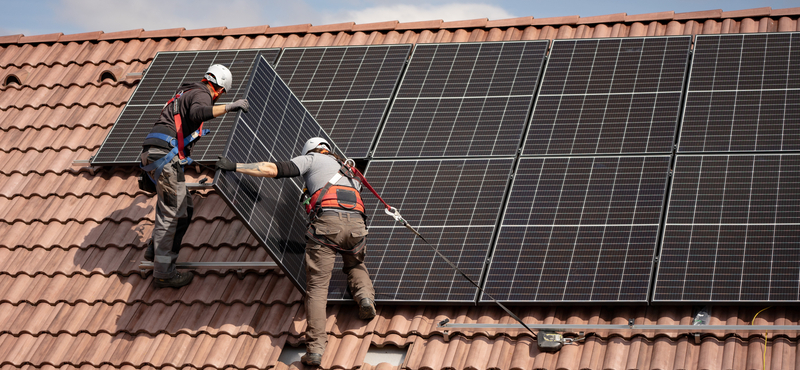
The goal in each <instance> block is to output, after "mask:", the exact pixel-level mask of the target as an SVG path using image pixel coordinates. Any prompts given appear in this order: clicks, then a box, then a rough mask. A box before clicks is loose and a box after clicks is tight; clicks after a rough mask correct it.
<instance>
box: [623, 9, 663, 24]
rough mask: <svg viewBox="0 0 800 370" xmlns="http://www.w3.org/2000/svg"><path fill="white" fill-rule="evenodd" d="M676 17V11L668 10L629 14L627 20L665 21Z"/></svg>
mask: <svg viewBox="0 0 800 370" xmlns="http://www.w3.org/2000/svg"><path fill="white" fill-rule="evenodd" d="M674 17H675V12H674V11H672V10H670V11H668V12H658V13H647V14H634V15H627V16H625V22H627V23H630V22H648V21H665V20H672V19H673V18H674Z"/></svg>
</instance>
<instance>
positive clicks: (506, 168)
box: [329, 158, 513, 302]
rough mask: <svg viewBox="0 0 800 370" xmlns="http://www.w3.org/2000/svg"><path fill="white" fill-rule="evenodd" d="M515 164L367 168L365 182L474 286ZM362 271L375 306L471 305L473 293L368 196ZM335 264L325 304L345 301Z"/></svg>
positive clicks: (451, 163) (404, 163)
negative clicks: (366, 273)
mask: <svg viewBox="0 0 800 370" xmlns="http://www.w3.org/2000/svg"><path fill="white" fill-rule="evenodd" d="M512 162H513V159H511V158H506V159H469V160H464V159H460V160H442V159H439V160H418V161H417V160H406V161H403V160H401V161H372V162H370V164H369V167H368V168H367V172H366V176H367V179H368V180H369V181H370V184H372V186H373V187H374V188H375V190H376V191H378V193H379V194H380V195H381V197H382V198H384V199H385V200H386V201H387V202H389V204H391V205H392V206H393V207H396V208H397V209H399V210H400V212H401V213H402V215H403V217H404V218H405V219H406V220H408V221H409V222H410V223H411V224H412V225H413V226H414V227H415V228H416V229H417V230H418V231H419V232H420V233H421V234H422V235H423V236H425V238H426V239H427V240H429V241H430V242H431V244H432V246H433V247H435V248H438V250H439V251H440V252H441V253H442V254H444V255H445V256H446V257H447V258H448V259H450V260H451V261H453V262H454V263H455V264H456V265H458V266H459V268H461V269H462V270H463V271H464V272H465V273H466V274H467V275H468V276H470V278H472V279H473V280H475V281H478V280H480V276H481V273H482V272H483V269H484V261H485V259H486V256H487V254H488V252H489V247H490V245H491V242H492V237H493V235H494V230H495V225H496V224H497V220H498V218H499V215H500V204H501V203H502V199H503V197H504V194H505V189H506V185H507V183H508V181H509V175H510V173H511V167H512ZM362 195H363V196H364V202H365V203H366V208H367V216H368V226H369V232H370V234H369V236H368V238H367V258H366V262H365V263H366V265H367V268H368V269H369V271H370V276H371V277H372V279H373V283H374V285H375V288H376V294H377V295H376V300H377V301H379V302H380V301H384V302H388V301H399V302H406V301H409V302H410V301H428V302H430V301H448V302H457V301H460V302H472V301H474V300H475V294H476V292H477V289H476V288H475V287H474V286H472V284H470V283H469V282H468V281H466V280H465V279H463V278H462V277H460V275H458V274H457V273H456V272H455V271H454V270H453V269H452V268H450V266H449V265H447V263H446V262H444V260H442V259H441V258H439V257H437V256H435V252H434V251H433V250H431V249H430V247H429V246H427V245H424V242H422V241H421V240H419V239H415V236H414V234H413V233H411V232H410V231H409V230H407V229H406V228H405V227H403V226H401V225H399V224H398V223H397V222H395V221H394V219H392V218H391V217H388V216H386V215H385V214H384V212H383V209H384V208H383V206H382V205H381V204H380V203H379V202H378V200H377V199H376V198H375V197H374V196H373V195H371V193H369V192H368V191H363V192H362ZM339 271H341V262H337V265H336V266H335V267H334V278H333V280H332V281H331V289H330V294H329V298H330V299H335V300H341V299H344V300H347V299H350V298H349V295H348V294H349V293H347V292H346V281H345V279H346V277H345V276H344V274H342V273H340V272H339Z"/></svg>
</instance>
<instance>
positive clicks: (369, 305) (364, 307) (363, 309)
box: [358, 298, 376, 320]
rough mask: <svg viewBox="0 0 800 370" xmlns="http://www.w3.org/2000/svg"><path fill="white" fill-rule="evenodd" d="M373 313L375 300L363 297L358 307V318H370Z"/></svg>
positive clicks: (373, 315)
mask: <svg viewBox="0 0 800 370" xmlns="http://www.w3.org/2000/svg"><path fill="white" fill-rule="evenodd" d="M375 314H376V312H375V301H373V300H371V299H369V298H363V299H362V300H361V304H360V307H359V309H358V318H359V319H361V320H372V318H373V317H375Z"/></svg>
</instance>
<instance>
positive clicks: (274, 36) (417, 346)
mask: <svg viewBox="0 0 800 370" xmlns="http://www.w3.org/2000/svg"><path fill="white" fill-rule="evenodd" d="M798 16H800V8H792V9H770V8H758V9H749V10H738V11H722V10H712V11H703V12H692V13H682V14H681V13H678V14H676V13H673V12H661V13H652V14H640V15H627V14H624V13H622V14H611V15H606V16H597V17H588V18H581V17H578V16H567V17H558V18H546V19H536V18H532V17H521V18H515V19H505V20H487V19H474V20H465V21H458V22H442V21H438V20H437V21H426V22H412V23H399V22H396V21H394V22H380V23H371V24H363V25H359V24H353V23H341V24H332V25H322V26H312V25H308V24H303V25H295V26H285V27H274V28H270V27H267V26H259V27H247V28H240V29H227V28H225V27H218V28H208V29H200V30H185V29H182V28H177V29H168V30H148V31H144V30H131V31H123V32H114V33H103V32H99V31H98V32H88V33H82V34H75V35H63V34H60V33H56V34H48V35H33V36H23V35H11V36H2V37H0V83H2V85H1V86H0V370H6V369H56V368H58V369H65V370H71V369H131V370H134V369H136V370H140V369H141V370H149V369H180V368H188V369H222V368H226V369H230V368H235V369H248V368H260V369H263V368H273V367H274V368H275V369H279V370H283V369H293V368H297V367H302V365H300V364H299V363H297V362H295V363H290V364H285V363H283V362H279V361H278V359H279V357H280V355H281V353H282V352H283V349H284V346H302V345H303V341H304V336H303V330H304V328H305V310H304V307H303V303H302V296H301V294H300V293H299V292H298V291H297V289H295V288H294V286H293V285H292V284H291V283H290V282H289V280H288V279H287V278H286V277H285V276H283V274H282V273H281V272H280V271H278V270H262V271H242V272H236V271H202V272H200V274H199V275H198V276H197V277H196V278H195V280H194V282H192V284H191V285H189V286H188V287H185V288H182V289H180V290H177V291H173V290H168V289H163V290H154V289H153V288H152V286H151V280H152V275H151V274H144V273H142V272H141V271H140V270H139V268H138V263H139V261H140V259H141V256H142V254H143V251H144V248H145V242H146V240H148V239H149V237H150V234H151V232H152V228H153V220H154V206H155V199H154V198H153V197H152V196H149V195H148V194H145V193H143V192H141V191H139V190H138V187H137V185H136V176H137V173H136V172H135V170H133V169H131V168H112V167H108V168H90V167H86V165H85V161H86V160H88V159H89V157H90V156H91V155H92V154H93V153H94V152H95V151H96V150H97V149H98V148H99V146H100V145H101V143H102V141H103V139H104V138H105V135H106V134H107V133H108V131H109V129H110V128H111V126H112V125H113V123H114V121H115V120H116V118H117V116H118V115H119V114H120V112H121V111H122V109H123V107H124V106H125V103H126V102H127V100H128V99H129V98H130V96H131V94H132V92H133V90H134V88H135V86H136V85H137V83H138V82H139V78H140V76H141V75H140V74H139V72H142V70H143V69H144V68H146V67H147V66H148V65H149V63H150V62H151V61H152V60H153V57H154V56H155V54H156V52H158V51H182V50H210V49H238V48H263V47H292V46H328V45H365V44H395V43H432V42H464V41H501V40H531V39H564V38H590V37H618V36H623V37H624V36H655V35H688V34H715V33H740V32H741V33H747V32H786V31H800V22H798ZM7 82H8V84H6V83H7ZM76 161H78V162H76ZM81 161H84V162H83V163H84V164H81V163H82V162H81ZM188 175H189V177H190V178H191V179H190V180H189V181H196V180H197V179H198V178H200V177H201V176H210V174H209V173H207V172H206V173H197V172H195V171H194V170H190V171H189V174H188ZM194 201H195V205H196V210H195V216H194V221H193V222H192V224H191V227H190V229H189V232H188V234H187V237H186V238H185V239H184V247H183V249H182V250H181V256H180V259H181V260H184V261H268V260H269V256H268V255H267V254H266V252H265V251H264V249H262V248H260V247H258V245H257V243H256V241H255V239H254V238H253V237H252V236H251V235H250V234H249V233H248V232H247V230H246V228H245V227H244V225H243V224H242V222H241V221H240V220H238V219H237V217H236V216H235V215H234V213H233V212H232V211H230V210H229V209H228V208H227V207H226V206H225V203H224V202H223V201H222V199H221V198H220V197H219V196H218V195H216V194H214V193H213V192H212V191H201V192H198V193H197V194H195V195H194ZM760 308H762V306H758V307H756V306H748V307H737V306H732V305H730V306H729V305H718V306H715V307H713V308H712V312H711V316H712V322H711V324H748V323H749V322H750V321H751V320H752V317H753V316H754V315H755V313H756V312H758V310H759V309H760ZM513 309H514V310H515V311H516V313H517V314H518V315H519V316H520V317H522V318H523V320H524V321H525V322H526V323H530V324H536V323H544V324H564V323H566V324H624V323H627V320H628V319H635V321H636V323H637V324H689V323H690V322H691V319H692V314H693V309H694V307H692V306H688V305H678V306H662V307H658V306H650V307H648V306H624V305H623V306H601V305H582V306H576V305H573V306H525V307H513ZM378 313H379V315H378V316H377V317H376V318H375V319H374V320H372V321H371V322H364V321H361V320H359V319H357V318H356V316H355V315H354V310H352V309H351V306H348V305H330V306H329V318H328V327H327V329H328V333H329V342H330V343H329V347H328V351H327V352H326V354H325V356H324V358H323V363H322V368H324V369H356V368H361V369H365V370H373V369H378V370H393V369H397V368H398V367H402V368H409V369H436V370H438V369H514V370H516V369H564V370H573V369H576V370H577V369H598V370H600V369H612V370H614V369H619V370H627V369H760V368H762V355H763V352H762V346H763V335H764V334H763V333H761V332H744V333H742V332H738V333H730V332H716V333H704V334H703V335H701V336H698V337H695V336H692V335H688V334H686V333H682V332H654V331H635V332H630V331H619V332H615V331H597V332H595V333H594V334H592V335H590V336H589V337H588V339H587V340H586V342H585V343H580V344H578V345H571V346H566V347H564V348H563V349H561V350H560V351H559V352H556V353H543V352H540V351H539V350H538V348H537V346H536V343H535V339H533V336H532V335H530V334H529V333H526V332H524V331H517V330H508V331H505V332H499V331H467V330H462V331H454V332H450V333H444V332H443V331H442V330H440V329H436V324H437V323H438V322H439V321H440V320H442V319H444V318H449V319H450V320H452V321H453V322H457V323H501V324H507V323H514V321H513V320H512V319H510V318H509V317H508V316H507V315H506V314H505V313H504V312H503V311H502V310H500V309H498V308H496V307H493V306H486V307H484V306H479V307H468V306H463V307H462V306H423V305H419V306H381V307H379V311H378ZM755 323H756V324H776V325H778V324H794V325H797V324H798V323H800V311H798V309H797V308H795V307H773V308H771V309H769V310H766V311H764V312H763V313H762V314H760V315H759V316H758V319H757V320H756V322H755ZM767 337H768V339H769V342H768V345H767V348H766V363H767V368H769V369H800V352H799V351H800V348H799V347H798V334H797V333H796V332H779V331H773V332H770V333H769V334H768V335H767ZM370 346H376V347H385V346H391V347H401V348H404V349H406V350H407V354H406V357H405V361H404V364H403V365H402V366H398V364H388V363H381V364H365V363H364V359H365V358H366V355H367V353H368V351H369V348H370ZM290 362H291V361H290Z"/></svg>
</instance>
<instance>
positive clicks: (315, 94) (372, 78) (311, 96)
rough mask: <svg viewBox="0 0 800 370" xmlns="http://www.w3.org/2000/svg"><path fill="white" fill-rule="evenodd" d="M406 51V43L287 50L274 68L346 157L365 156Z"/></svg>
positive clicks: (407, 47) (385, 112)
mask: <svg viewBox="0 0 800 370" xmlns="http://www.w3.org/2000/svg"><path fill="white" fill-rule="evenodd" d="M411 50H412V45H411V44H397V45H366V46H330V47H297V48H286V49H284V51H283V53H282V54H281V58H280V59H279V60H278V64H277V67H276V70H277V71H278V74H280V75H281V76H282V78H283V79H284V80H285V81H286V82H287V84H288V85H289V87H290V88H293V89H294V90H293V91H295V94H296V95H297V96H298V98H300V101H301V102H303V104H304V105H305V106H306V108H308V109H309V111H311V112H312V113H313V114H314V117H315V118H316V119H317V122H319V123H320V125H321V126H322V127H323V128H325V131H326V132H328V133H329V134H330V135H331V138H333V140H335V141H336V142H337V143H338V145H339V147H341V148H342V150H343V152H344V154H345V155H346V156H348V157H350V158H367V157H368V156H369V152H370V150H371V148H372V146H373V143H374V141H375V139H376V138H377V136H378V130H379V128H380V126H381V124H382V123H383V120H384V117H385V116H386V114H387V112H388V110H389V106H390V105H391V103H392V98H393V96H394V92H395V91H396V89H397V85H398V83H399V81H400V77H401V76H402V74H403V71H404V70H405V65H406V62H407V61H408V57H409V55H410V54H411ZM362 53H363V54H362ZM381 53H383V54H384V55H383V58H382V59H381V61H380V63H379V65H378V66H376V65H375V63H376V61H377V59H376V57H380V55H381ZM358 59H360V61H359V60H358ZM351 62H352V63H351ZM356 62H358V64H357V68H354V65H355V63H356ZM287 63H288V64H287Z"/></svg>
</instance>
